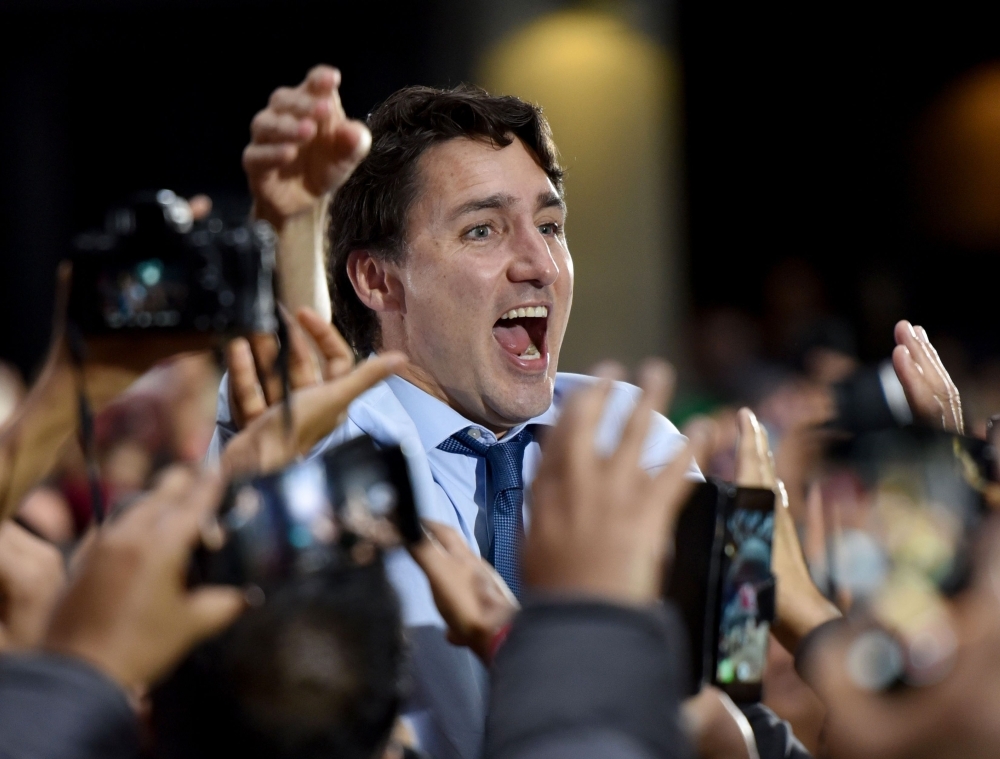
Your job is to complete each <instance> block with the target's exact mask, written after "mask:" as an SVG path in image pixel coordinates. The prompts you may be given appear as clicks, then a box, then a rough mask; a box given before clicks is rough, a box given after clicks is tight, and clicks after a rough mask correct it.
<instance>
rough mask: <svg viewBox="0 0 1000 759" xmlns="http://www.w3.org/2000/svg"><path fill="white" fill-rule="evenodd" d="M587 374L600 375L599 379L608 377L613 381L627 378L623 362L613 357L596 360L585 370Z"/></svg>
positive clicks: (622, 380) (621, 380)
mask: <svg viewBox="0 0 1000 759" xmlns="http://www.w3.org/2000/svg"><path fill="white" fill-rule="evenodd" d="M587 374H589V375H590V376H591V377H600V378H601V379H608V380H612V381H613V382H624V381H625V380H626V379H628V370H627V369H626V368H625V364H623V363H621V362H620V361H615V360H613V359H606V360H604V361H598V362H597V363H596V364H594V365H593V366H592V367H590V368H589V369H588V370H587Z"/></svg>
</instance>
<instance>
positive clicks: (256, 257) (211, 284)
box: [69, 190, 277, 335]
mask: <svg viewBox="0 0 1000 759" xmlns="http://www.w3.org/2000/svg"><path fill="white" fill-rule="evenodd" d="M274 246H275V235H274V231H273V230H272V229H271V227H270V225H269V224H268V223H267V222H263V221H258V222H254V223H252V224H244V225H240V226H235V227H227V226H226V225H225V224H224V223H223V222H222V220H221V219H219V218H217V217H209V218H207V219H204V220H199V221H195V220H194V218H193V217H192V214H191V207H190V206H189V205H188V203H187V201H185V200H184V199H183V198H179V197H178V196H177V195H175V194H174V193H173V192H171V191H170V190H159V191H157V192H149V193H143V194H140V195H138V196H136V197H135V198H134V199H133V201H132V202H131V203H129V204H127V205H124V206H120V207H117V208H114V209H112V210H111V211H110V212H109V213H108V215H107V219H106V223H105V229H104V230H103V231H99V232H90V233H87V234H83V235H80V236H79V237H78V238H77V239H76V240H75V241H74V245H73V248H74V249H73V252H72V255H71V259H72V262H73V286H72V292H71V295H70V304H69V319H70V321H71V322H72V323H74V324H75V325H76V326H77V327H78V328H79V329H80V330H81V331H82V333H83V334H84V335H109V334H133V335H134V334H137V333H149V332H154V333H158V332H159V333H162V332H172V333H212V334H247V333H251V332H273V331H274V330H275V329H276V328H277V316H276V306H275V293H274V267H275V252H274Z"/></svg>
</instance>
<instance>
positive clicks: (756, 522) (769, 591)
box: [711, 488, 775, 702]
mask: <svg viewBox="0 0 1000 759" xmlns="http://www.w3.org/2000/svg"><path fill="white" fill-rule="evenodd" d="M720 515H721V517H722V521H723V523H724V527H723V537H722V551H721V555H720V556H719V585H718V588H719V591H718V596H717V599H718V602H717V607H716V608H717V620H718V622H717V625H716V630H717V633H716V636H715V647H714V662H713V670H712V680H711V682H712V684H713V685H715V686H716V687H718V688H721V689H722V690H724V691H725V692H726V693H727V694H729V696H730V698H732V699H733V700H734V701H737V702H740V701H742V702H750V701H759V700H760V698H761V690H762V685H763V677H764V667H765V665H766V663H767V644H768V639H769V637H770V632H771V620H773V619H774V591H775V583H774V575H772V574H771V547H772V544H773V541H774V492H773V491H772V490H768V489H763V488H734V489H733V490H732V492H731V497H729V498H726V499H725V503H724V504H723V506H722V508H721V510H720Z"/></svg>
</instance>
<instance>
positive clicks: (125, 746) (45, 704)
mask: <svg viewBox="0 0 1000 759" xmlns="http://www.w3.org/2000/svg"><path fill="white" fill-rule="evenodd" d="M0 745H2V746H3V749H2V751H3V754H4V755H5V756H30V757H34V759H47V757H60V759H63V758H71V759H75V758H76V757H80V758H81V759H82V758H83V757H101V758H102V759H131V757H137V756H138V755H139V730H138V725H137V723H136V719H135V713H134V712H133V711H132V708H131V707H130V706H129V703H128V700H127V698H126V696H125V691H123V690H122V689H121V688H120V687H119V686H118V685H117V684H116V683H114V682H113V681H112V680H110V679H109V678H107V677H105V676H104V675H103V674H101V673H100V672H98V671H97V670H96V669H94V668H92V667H90V666H88V665H87V664H84V663H83V662H81V661H78V660H76V659H72V658H69V657H63V656H57V655H54V654H32V655H19V656H15V655H7V656H4V657H0Z"/></svg>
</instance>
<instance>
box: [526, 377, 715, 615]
mask: <svg viewBox="0 0 1000 759" xmlns="http://www.w3.org/2000/svg"><path fill="white" fill-rule="evenodd" d="M640 385H641V386H642V389H643V394H642V397H641V398H640V400H639V402H638V403H637V404H636V407H635V410H634V411H633V412H632V416H631V417H630V419H629V420H628V423H627V424H626V426H625V429H624V431H623V433H622V437H621V442H620V443H619V445H618V448H617V450H615V451H614V452H613V453H611V455H610V456H607V457H604V456H602V455H601V454H600V453H599V452H598V451H597V448H596V446H595V441H594V438H595V434H596V431H597V428H598V425H599V423H600V420H601V418H602V416H603V414H604V406H605V402H606V401H607V397H608V393H609V392H610V390H611V383H610V382H609V381H607V380H604V381H600V382H597V383H595V384H594V385H593V386H591V387H588V388H586V389H584V390H581V391H579V392H578V393H577V394H575V395H574V396H573V397H572V398H570V399H569V401H568V402H567V403H566V407H565V409H564V411H563V413H562V417H561V418H560V420H559V423H558V424H557V425H556V427H555V428H554V429H553V430H552V431H551V433H550V434H549V435H548V436H547V438H546V440H545V444H544V446H543V455H542V461H541V464H540V465H539V469H538V474H537V476H536V477H535V481H534V484H533V487H532V495H533V500H532V519H531V531H530V532H529V533H528V536H527V539H526V543H525V550H524V573H525V580H526V583H527V584H528V585H529V586H531V587H533V588H535V589H536V590H540V591H544V592H551V593H559V594H562V595H577V596H585V597H586V596H589V597H594V598H600V599H604V600H608V601H612V602H615V603H627V604H640V605H644V604H649V603H652V602H654V601H655V600H656V599H658V598H659V597H660V589H661V584H662V581H663V577H664V572H663V569H664V563H665V561H666V560H667V557H668V555H669V553H670V552H671V549H672V545H673V524H674V521H675V519H676V517H677V514H678V513H679V511H680V509H681V508H682V507H683V505H684V500H685V498H686V497H687V494H688V492H689V491H690V489H691V486H692V483H691V481H689V480H688V479H687V478H686V477H685V474H686V472H687V470H688V467H689V466H690V464H691V459H692V455H693V454H694V452H695V451H696V450H697V449H699V448H700V447H701V446H702V445H704V444H707V441H703V440H697V441H692V442H691V443H690V444H688V445H687V446H686V447H685V448H683V449H682V450H680V451H678V453H677V456H676V457H675V458H674V460H673V461H672V462H670V464H668V465H667V466H666V467H664V468H663V469H662V470H661V471H660V472H659V473H658V474H656V475H655V476H650V474H649V473H648V472H646V471H645V470H644V469H643V468H642V466H641V455H642V448H643V444H644V442H645V440H646V433H647V431H648V429H649V425H650V422H651V421H652V417H653V413H654V412H655V410H656V409H658V408H661V407H662V406H663V404H664V402H665V401H666V396H667V393H668V389H669V386H670V372H669V371H668V370H667V369H666V368H664V367H663V366H662V365H658V364H648V365H647V366H646V367H645V370H644V371H643V373H642V377H641V382H640Z"/></svg>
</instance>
